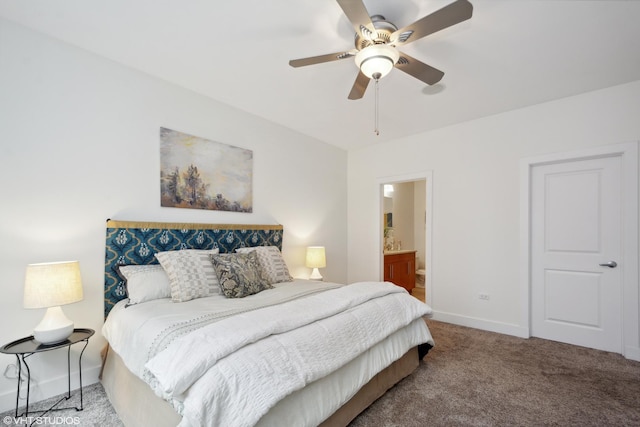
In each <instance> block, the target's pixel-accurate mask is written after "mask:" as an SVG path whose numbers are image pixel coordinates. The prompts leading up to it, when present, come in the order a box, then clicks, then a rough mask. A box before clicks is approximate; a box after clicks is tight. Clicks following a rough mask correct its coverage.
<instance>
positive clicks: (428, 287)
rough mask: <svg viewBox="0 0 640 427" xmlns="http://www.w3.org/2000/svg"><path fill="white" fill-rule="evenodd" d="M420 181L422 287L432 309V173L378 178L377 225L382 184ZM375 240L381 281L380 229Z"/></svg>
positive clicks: (381, 197)
mask: <svg viewBox="0 0 640 427" xmlns="http://www.w3.org/2000/svg"><path fill="white" fill-rule="evenodd" d="M421 180H425V182H426V185H425V187H426V188H425V191H426V193H427V194H426V195H425V203H426V227H425V229H426V235H425V238H424V245H425V248H424V251H425V253H424V258H425V260H424V262H425V265H426V266H427V268H426V272H425V276H424V287H425V298H427V297H428V299H429V304H430V305H431V306H432V307H433V302H434V292H433V289H434V287H433V281H432V279H433V262H432V258H433V241H432V235H433V171H430V170H429V171H423V172H415V173H409V174H402V175H393V176H385V177H379V178H378V179H377V181H376V182H377V186H378V191H377V195H378V222H377V224H382V215H383V213H382V210H383V205H384V198H383V188H382V187H383V186H384V184H399V183H402V182H412V181H421ZM377 238H378V242H379V243H378V244H379V245H380V246H379V253H380V260H379V263H380V264H379V265H380V272H379V274H380V280H383V278H384V254H383V249H384V248H383V247H382V241H383V237H382V229H381V227H379V226H378V227H377Z"/></svg>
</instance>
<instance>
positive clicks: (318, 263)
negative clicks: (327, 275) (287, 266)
mask: <svg viewBox="0 0 640 427" xmlns="http://www.w3.org/2000/svg"><path fill="white" fill-rule="evenodd" d="M305 265H306V266H307V267H309V268H313V271H312V272H311V276H309V279H310V280H322V276H321V275H320V272H319V271H318V268H324V267H326V266H327V258H326V256H325V253H324V246H309V247H308V248H307V259H306V263H305Z"/></svg>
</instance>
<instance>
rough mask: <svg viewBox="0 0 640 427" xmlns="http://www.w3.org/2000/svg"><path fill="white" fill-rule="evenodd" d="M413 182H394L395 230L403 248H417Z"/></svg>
mask: <svg viewBox="0 0 640 427" xmlns="http://www.w3.org/2000/svg"><path fill="white" fill-rule="evenodd" d="M413 200H414V195H413V182H401V183H396V184H393V232H394V237H395V241H396V244H397V245H400V248H401V249H415V246H414V234H415V233H414V230H413V226H414V223H413V214H414V211H413Z"/></svg>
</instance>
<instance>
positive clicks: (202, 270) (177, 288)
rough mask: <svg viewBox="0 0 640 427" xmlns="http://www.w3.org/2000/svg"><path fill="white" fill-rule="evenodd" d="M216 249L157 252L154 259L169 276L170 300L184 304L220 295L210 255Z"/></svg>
mask: <svg viewBox="0 0 640 427" xmlns="http://www.w3.org/2000/svg"><path fill="white" fill-rule="evenodd" d="M218 252H219V251H218V249H217V248H216V249H210V250H200V249H183V250H179V251H167V252H158V253H157V254H156V259H157V260H158V261H160V265H162V268H164V271H165V272H166V273H167V276H169V285H170V286H171V300H172V301H173V302H184V301H189V300H192V299H195V298H202V297H208V296H210V295H215V294H218V293H220V286H219V285H218V276H217V275H216V271H215V269H214V268H213V263H212V262H211V259H210V255H214V254H217V253H218Z"/></svg>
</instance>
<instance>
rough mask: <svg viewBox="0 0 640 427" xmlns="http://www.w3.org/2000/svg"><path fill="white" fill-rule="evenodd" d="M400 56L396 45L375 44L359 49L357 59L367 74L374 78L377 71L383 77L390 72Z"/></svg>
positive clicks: (358, 64) (357, 63) (361, 68)
mask: <svg viewBox="0 0 640 427" xmlns="http://www.w3.org/2000/svg"><path fill="white" fill-rule="evenodd" d="M399 58H400V54H399V53H398V51H397V50H396V49H395V48H394V47H391V46H387V45H385V44H374V45H371V46H367V47H365V48H364V49H362V50H361V51H359V52H358V53H357V54H356V58H355V61H356V65H357V66H358V68H360V71H362V73H363V74H364V75H365V76H367V77H369V78H372V77H373V75H374V74H375V73H380V78H382V77H384V76H386V75H387V74H389V72H390V71H391V70H392V69H393V66H394V65H395V64H396V62H398V59H399Z"/></svg>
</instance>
